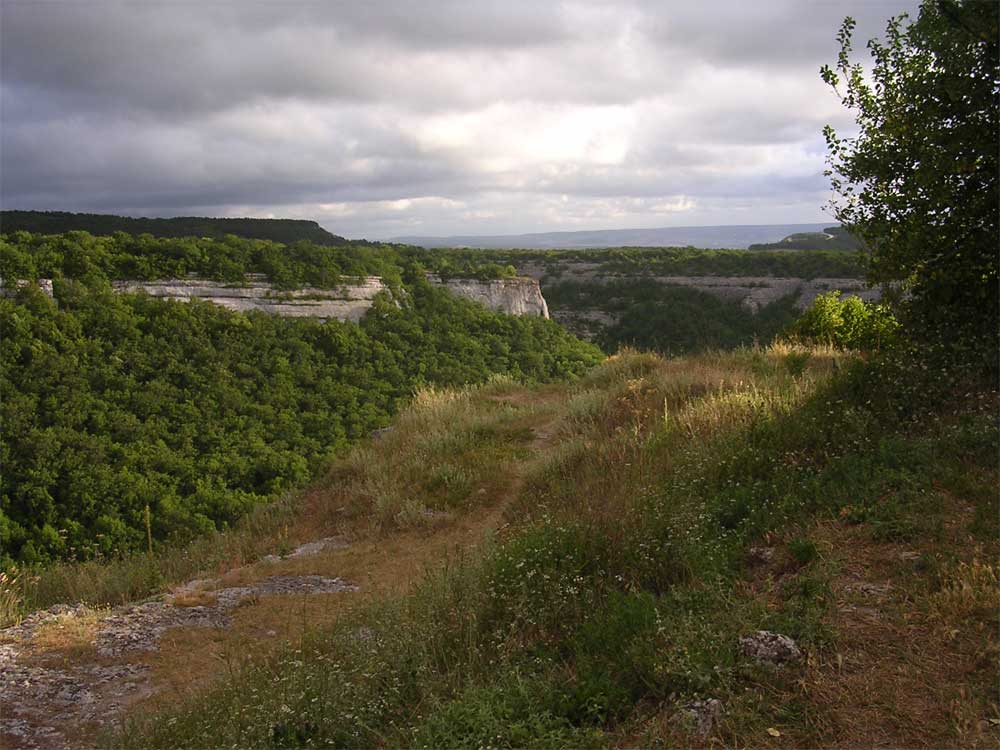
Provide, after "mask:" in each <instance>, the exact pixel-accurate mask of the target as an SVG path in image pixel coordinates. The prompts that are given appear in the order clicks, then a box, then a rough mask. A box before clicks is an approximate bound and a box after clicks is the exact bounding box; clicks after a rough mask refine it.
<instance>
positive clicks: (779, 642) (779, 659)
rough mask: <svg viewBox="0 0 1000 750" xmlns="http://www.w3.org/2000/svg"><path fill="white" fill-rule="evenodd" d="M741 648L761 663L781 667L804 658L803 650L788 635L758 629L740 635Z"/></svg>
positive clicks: (744, 653) (748, 655) (741, 650)
mask: <svg viewBox="0 0 1000 750" xmlns="http://www.w3.org/2000/svg"><path fill="white" fill-rule="evenodd" d="M739 650H740V653H741V654H742V655H743V656H746V657H749V658H751V659H753V660H754V661H756V662H758V663H760V664H766V665H770V666H776V667H780V666H782V665H784V664H788V663H790V662H794V661H798V660H799V659H801V658H802V650H801V649H800V648H799V647H798V644H796V643H795V641H794V640H792V639H791V638H789V637H788V636H787V635H781V634H779V633H772V632H771V631H769V630H758V631H757V632H756V633H751V634H750V635H744V636H740V641H739Z"/></svg>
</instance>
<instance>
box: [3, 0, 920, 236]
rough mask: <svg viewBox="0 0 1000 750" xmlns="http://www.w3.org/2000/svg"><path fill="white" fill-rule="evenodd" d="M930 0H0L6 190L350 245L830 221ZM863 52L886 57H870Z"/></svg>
mask: <svg viewBox="0 0 1000 750" xmlns="http://www.w3.org/2000/svg"><path fill="white" fill-rule="evenodd" d="M916 5H917V3H916V0H840V1H838V2H827V1H825V0H757V1H756V2H750V1H749V0H712V2H698V1H697V0H649V1H646V0H621V1H619V2H590V1H588V0H579V1H577V0H569V1H567V2H544V0H525V1H522V0H499V1H494V0H454V1H451V0H445V1H441V2H434V1H433V0H423V1H422V2H414V1H413V0H408V1H405V0H404V1H401V2H388V1H383V0H363V1H362V0H349V1H348V2H339V1H337V0H327V1H321V0H314V1H313V2H297V1H296V0H280V1H279V0H272V1H271V2H256V1H254V0H239V1H238V2H229V1H226V0H197V1H190V2H188V1H184V0H177V1H175V2H142V1H140V0H134V1H133V2H114V3H112V2H102V1H101V0H78V1H74V0H62V1H60V2H51V1H49V0H0V204H2V206H3V208H8V209H12V208H19V209H39V210H66V211H88V212H98V213H117V214H123V215H131V216H178V215H202V216H205V215H207V216H257V217H287V218H303V219H313V220H316V221H319V222H320V223H321V224H322V225H323V226H325V227H326V228H327V229H329V230H330V231H333V232H335V233H336V234H340V235H344V236H347V237H367V238H370V239H384V238H391V237H394V236H400V235H425V234H426V235H446V234H504V233H519V232H536V231H559V230H582V229H588V230H590V229H618V228H631V227H666V226H699V225H716V224H771V223H775V224H777V223H796V222H823V221H827V220H829V219H830V216H829V215H828V214H827V213H825V212H824V206H825V205H826V203H827V202H828V200H829V198H830V194H829V179H828V178H827V177H824V176H823V170H824V167H825V161H824V160H825V153H826V147H825V143H824V140H823V136H822V128H823V126H824V125H825V124H828V123H829V124H831V125H833V126H834V127H835V128H836V129H837V130H838V132H840V133H849V132H850V131H851V127H852V124H853V118H852V117H851V115H850V113H849V112H848V111H847V110H845V109H844V108H843V107H842V106H841V104H840V102H839V100H838V99H837V97H836V95H835V94H834V93H833V92H832V91H831V90H830V89H829V88H828V87H827V86H826V84H824V83H823V82H822V81H821V80H820V77H819V68H820V66H821V65H822V64H824V63H830V64H832V63H834V62H835V61H836V56H837V52H838V46H837V42H836V33H837V30H838V28H839V26H840V23H841V22H842V20H843V18H844V16H846V15H850V16H853V17H854V18H855V19H856V20H857V22H858V27H857V32H856V39H857V40H858V41H857V43H856V44H855V48H856V49H857V50H861V51H862V52H863V50H864V42H865V41H866V40H867V39H869V38H871V37H873V36H878V35H880V34H881V33H882V31H883V29H884V27H885V22H886V20H887V19H888V18H889V17H890V16H893V15H897V14H898V13H900V12H904V11H905V12H909V13H910V14H911V15H913V16H915V15H916ZM859 59H863V57H859Z"/></svg>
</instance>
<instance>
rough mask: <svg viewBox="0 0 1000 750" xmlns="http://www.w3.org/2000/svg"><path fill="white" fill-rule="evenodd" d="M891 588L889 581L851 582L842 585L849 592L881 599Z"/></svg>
mask: <svg viewBox="0 0 1000 750" xmlns="http://www.w3.org/2000/svg"><path fill="white" fill-rule="evenodd" d="M891 588H892V584H890V583H868V582H862V583H851V584H848V585H847V586H845V587H844V590H845V591H847V592H848V593H851V594H860V595H861V596H866V597H869V598H872V599H883V598H885V597H886V596H887V595H888V594H889V590H890V589H891Z"/></svg>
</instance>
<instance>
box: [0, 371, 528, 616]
mask: <svg viewBox="0 0 1000 750" xmlns="http://www.w3.org/2000/svg"><path fill="white" fill-rule="evenodd" d="M518 389H519V386H518V384H517V383H516V382H514V381H512V380H510V379H507V378H494V379H493V380H492V381H490V382H489V383H487V384H485V385H482V386H470V387H468V388H465V389H458V390H447V391H441V390H435V389H430V388H429V389H424V390H422V391H419V392H418V393H417V394H416V395H415V397H414V399H413V404H412V405H411V407H410V408H409V409H407V410H406V411H405V413H404V414H403V415H401V416H400V418H399V419H398V420H397V422H396V424H395V426H394V429H393V430H392V431H390V432H389V433H387V434H386V435H385V436H384V437H382V438H381V440H380V441H379V442H368V443H364V444H361V445H359V446H358V447H357V448H356V449H355V450H354V451H353V452H352V453H351V454H350V455H349V456H348V457H347V458H346V459H343V460H340V461H338V462H336V463H335V464H334V465H333V467H332V468H331V470H330V473H329V475H328V476H327V477H326V478H325V479H324V480H321V482H320V484H321V485H322V486H323V487H324V488H326V487H329V488H332V491H326V490H325V489H324V491H322V492H320V491H317V489H316V486H313V487H307V488H306V489H305V490H302V491H299V492H295V493H290V494H288V495H286V496H285V497H283V498H282V499H280V500H278V501H277V502H274V503H271V504H268V505H263V506H258V507H256V508H254V509H253V510H252V511H251V512H250V513H249V514H248V515H247V516H245V517H244V518H242V519H240V520H239V521H238V522H237V523H236V524H234V526H233V527H232V528H231V529H228V530H226V531H222V532H218V533H213V534H210V535H208V536H205V537H202V538H200V539H197V540H195V541H194V542H192V543H190V544H188V545H185V546H182V547H173V548H165V549H162V550H159V551H157V552H156V553H155V554H154V555H147V554H132V555H128V556H125V557H123V558H117V559H111V560H92V561H86V562H72V563H55V564H53V565H50V566H48V567H46V568H45V569H43V570H40V571H31V572H30V573H29V572H27V571H24V572H21V573H20V574H19V575H17V576H12V575H4V577H3V578H2V579H0V627H4V626H6V625H10V624H14V623H16V622H17V621H19V619H20V618H21V617H22V616H23V615H24V613H26V612H30V611H34V610H37V609H42V608H45V607H48V606H51V605H53V604H58V603H64V602H72V603H75V602H83V603H86V604H89V605H92V606H98V607H100V606H107V605H118V604H122V603H125V602H129V601H136V600H141V599H143V598H145V597H149V596H152V595H156V594H158V593H160V592H162V591H165V590H167V589H169V588H170V587H171V586H174V585H176V584H179V583H182V582H184V581H187V580H189V579H192V578H197V577H204V576H217V575H221V574H222V573H224V572H226V571H229V570H232V569H234V568H238V567H240V566H243V565H247V564H249V563H252V562H253V561H255V560H259V559H260V558H262V557H264V556H265V555H268V554H285V553H287V552H289V551H291V550H292V549H293V548H294V547H295V545H297V544H299V543H302V542H305V541H309V540H311V539H316V538H318V537H321V536H326V535H330V534H334V533H342V532H350V533H351V534H355V535H357V534H364V535H371V534H376V535H377V534H379V533H384V532H387V531H390V530H393V529H399V528H412V527H416V526H428V525H433V524H434V523H436V522H438V521H441V520H442V519H446V518H447V517H448V513H450V512H452V511H456V510H461V511H464V510H468V509H469V508H471V507H473V506H474V505H487V504H489V503H490V502H493V501H495V500H496V498H497V496H498V494H499V493H501V492H502V491H503V488H504V486H505V485H504V471H503V467H504V466H505V465H506V464H507V463H509V462H510V461H511V460H513V459H514V458H516V457H519V456H523V455H524V454H525V451H526V449H527V445H528V444H529V443H530V441H531V439H532V437H533V433H531V430H530V425H531V424H533V423H536V422H538V421H539V420H540V419H544V418H545V414H544V410H541V411H539V410H536V408H535V407H534V406H533V405H532V404H514V403H511V402H509V401H505V396H507V395H509V394H511V393H514V392H516V391H517V390H518ZM0 575H2V574H0Z"/></svg>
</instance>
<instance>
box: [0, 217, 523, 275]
mask: <svg viewBox="0 0 1000 750" xmlns="http://www.w3.org/2000/svg"><path fill="white" fill-rule="evenodd" d="M412 264H418V265H420V266H422V267H423V268H424V269H425V270H426V271H427V272H429V273H436V274H438V275H439V276H441V277H444V278H447V277H456V276H457V277H463V278H478V279H494V278H503V277H509V276H513V275H514V274H515V271H514V268H513V267H512V266H509V265H506V266H501V265H500V264H498V263H495V262H490V259H488V258H477V257H474V256H472V257H467V258H449V257H445V256H442V255H440V254H439V253H436V252H434V251H430V250H424V249H422V248H414V247H406V246H401V245H386V244H380V243H369V242H353V243H351V244H350V245H338V246H325V245H317V244H315V243H313V242H308V241H304V240H303V241H299V242H295V243H292V244H290V245H285V244H282V243H279V242H272V241H270V240H256V239H245V238H241V237H237V236H235V235H227V236H226V237H223V238H221V239H216V238H211V237H179V238H159V237H154V236H153V235H150V234H142V235H137V236H136V235H131V234H126V233H125V232H116V233H115V234H113V235H110V236H107V237H101V236H94V235H91V234H89V233H88V232H83V231H73V232H67V233H65V234H58V235H43V234H32V233H29V232H15V233H12V234H9V235H0V279H3V280H5V281H6V282H7V283H13V281H14V280H17V279H27V280H37V279H49V278H53V277H56V276H60V275H62V276H67V277H71V278H80V279H82V278H91V277H96V278H104V279H141V280H152V279H173V278H184V277H185V276H188V275H193V276H198V277H202V278H208V279H214V280H216V281H224V282H229V283H232V284H239V283H242V282H243V281H245V279H246V276H247V275H248V274H262V275H264V276H265V277H266V278H267V279H268V280H269V281H271V282H272V283H273V284H275V285H276V286H278V287H279V288H283V289H295V288H299V287H302V286H315V287H320V288H330V287H334V286H336V285H338V284H340V283H342V282H343V281H345V280H349V279H355V278H359V277H364V276H380V277H381V278H382V280H383V281H385V282H386V284H387V285H389V286H390V287H391V286H395V285H398V284H399V283H400V271H401V269H402V267H403V266H404V265H412Z"/></svg>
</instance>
